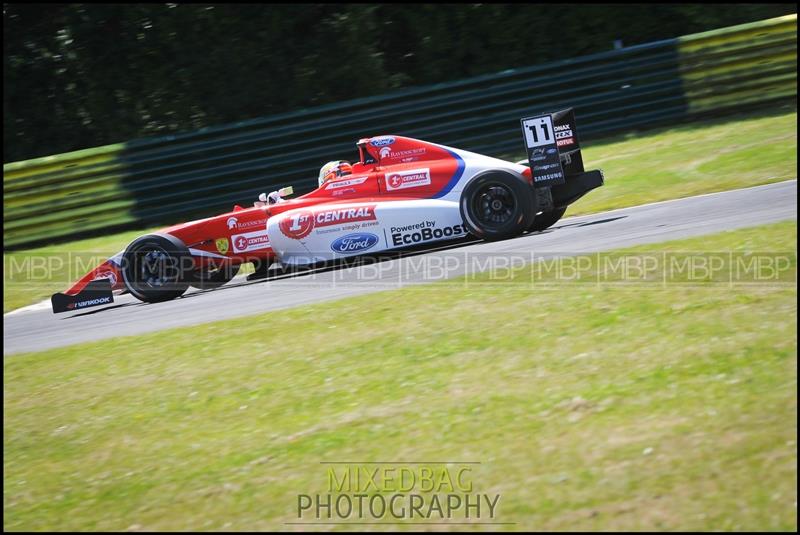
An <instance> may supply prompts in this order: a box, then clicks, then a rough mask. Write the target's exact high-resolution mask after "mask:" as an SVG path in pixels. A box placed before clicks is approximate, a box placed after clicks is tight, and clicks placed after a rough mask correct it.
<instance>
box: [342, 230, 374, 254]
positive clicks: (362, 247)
mask: <svg viewBox="0 0 800 535" xmlns="http://www.w3.org/2000/svg"><path fill="white" fill-rule="evenodd" d="M377 243H378V237H377V236H376V235H375V234H370V233H368V232H358V233H355V234H348V235H347V236H342V237H341V238H337V239H336V240H335V241H334V242H333V243H332V244H331V250H333V251H334V252H337V253H359V252H361V251H366V250H367V249H371V248H372V247H374V246H375V244H377Z"/></svg>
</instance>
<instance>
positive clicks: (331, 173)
mask: <svg viewBox="0 0 800 535" xmlns="http://www.w3.org/2000/svg"><path fill="white" fill-rule="evenodd" d="M352 173H353V166H352V165H350V162H346V161H344V160H334V161H332V162H328V163H326V164H325V165H323V166H322V169H320V170H319V185H320V187H322V185H323V184H324V183H325V182H327V181H328V180H331V179H333V178H337V177H340V176H345V175H349V174H352Z"/></svg>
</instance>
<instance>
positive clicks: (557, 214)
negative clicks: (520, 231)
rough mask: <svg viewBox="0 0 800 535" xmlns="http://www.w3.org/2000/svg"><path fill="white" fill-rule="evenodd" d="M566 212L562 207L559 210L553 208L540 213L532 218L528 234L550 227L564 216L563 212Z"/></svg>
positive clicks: (565, 208)
mask: <svg viewBox="0 0 800 535" xmlns="http://www.w3.org/2000/svg"><path fill="white" fill-rule="evenodd" d="M566 211H567V207H566V206H562V207H560V208H553V209H552V210H550V211H549V212H542V213H541V214H539V215H537V216H536V217H534V218H533V223H531V226H530V227H528V232H538V231H542V230H544V229H546V228H550V227H552V226H553V225H555V224H556V222H557V221H558V220H559V219H561V218H562V217H563V216H564V212H566Z"/></svg>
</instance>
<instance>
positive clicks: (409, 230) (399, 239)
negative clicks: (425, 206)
mask: <svg viewBox="0 0 800 535" xmlns="http://www.w3.org/2000/svg"><path fill="white" fill-rule="evenodd" d="M389 232H390V233H391V236H392V246H393V247H401V246H403V245H414V244H416V243H423V242H427V241H432V240H441V239H446V238H458V237H462V236H466V235H467V228H466V227H465V226H464V225H463V224H459V225H448V226H445V227H441V228H436V222H435V221H421V222H419V223H416V224H413V225H406V226H402V227H391V228H390V229H389Z"/></svg>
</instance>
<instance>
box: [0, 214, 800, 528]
mask: <svg viewBox="0 0 800 535" xmlns="http://www.w3.org/2000/svg"><path fill="white" fill-rule="evenodd" d="M796 240H797V224H796V222H794V221H792V222H786V223H780V224H775V225H768V226H762V227H756V228H751V229H744V230H737V231H731V232H726V233H721V234H718V235H714V236H707V237H702V238H695V239H689V240H681V241H675V242H668V243H665V244H659V245H657V246H654V245H650V246H646V247H638V248H633V249H629V250H626V252H627V253H629V254H632V255H634V256H635V255H644V253H645V252H649V251H658V252H660V253H664V252H671V253H672V254H674V255H675V257H676V258H678V259H680V258H682V257H684V256H686V255H687V253H686V251H702V252H707V251H735V252H738V253H741V254H742V255H750V254H751V253H753V252H756V251H778V252H787V251H790V252H793V256H792V261H791V265H790V266H789V267H788V269H785V270H784V272H783V279H782V281H783V282H774V283H761V284H741V285H733V286H731V285H729V284H725V283H716V282H704V283H703V282H701V283H693V284H685V283H680V282H676V283H675V284H666V285H662V284H658V283H647V282H642V283H629V284H614V283H608V284H596V283H592V282H590V280H591V277H590V276H589V277H587V279H586V281H585V282H580V281H572V282H569V281H556V280H554V279H550V278H548V275H545V276H543V277H542V278H541V279H537V282H536V283H535V284H533V285H531V284H529V283H527V282H526V281H528V280H529V277H530V275H531V272H532V270H533V269H534V267H532V266H528V267H525V268H523V269H520V270H518V271H515V272H514V275H513V277H510V278H507V279H504V280H505V283H503V284H498V283H496V281H493V280H491V278H490V276H489V275H486V274H484V275H481V276H475V277H472V278H470V280H469V284H464V280H460V281H459V280H454V281H445V282H442V283H435V284H430V285H426V286H422V287H410V288H405V289H401V290H398V291H390V292H384V293H379V294H373V295H369V296H364V297H357V298H351V299H346V300H342V301H338V302H334V303H328V304H321V305H315V306H306V307H301V308H296V309H292V310H287V311H282V312H275V313H269V314H263V315H258V316H252V317H248V318H243V319H237V320H229V321H223V322H218V323H214V324H209V325H203V326H196V327H191V328H181V329H175V330H169V331H163V332H159V333H154V334H150V335H146V336H137V337H128V338H118V339H112V340H107V341H103V342H97V343H91V344H81V345H76V346H71V347H67V348H63V349H57V350H52V351H47V352H42V353H31V354H22V355H15V356H13V357H10V358H7V359H5V361H4V422H3V431H4V432H3V440H4V442H3V451H4V459H3V463H4V528H5V529H7V530H18V529H31V530H68V529H75V530H103V529H107V530H125V529H130V530H137V529H147V530H160V529H163V530H216V529H226V530H243V529H253V530H265V529H277V530H284V529H290V528H292V527H293V526H289V525H287V524H286V523H287V522H295V521H298V518H297V514H296V508H297V500H298V498H297V496H298V494H310V495H311V494H316V493H324V492H326V467H325V466H324V465H321V464H320V462H322V461H399V460H406V461H479V462H480V463H481V464H480V465H476V466H475V468H474V472H473V474H472V478H471V480H472V481H473V485H474V492H481V493H490V494H495V493H499V494H501V497H502V498H501V501H500V502H499V506H498V509H497V516H496V518H495V519H494V521H499V522H510V523H513V524H511V525H506V526H502V528H504V529H517V530H523V529H532V530H600V529H602V530H611V529H613V530H643V529H645V530H656V529H658V530H751V529H752V530H795V529H796V527H797V506H796V503H797V502H796V500H797V444H796V440H797V334H796V332H797V331H796V328H797V286H796ZM615 254H616V255H618V254H619V252H617V253H609V255H605V254H603V255H595V256H593V257H592V258H593V260H592V262H593V263H592V265H590V266H588V267H587V268H586V273H587V274H588V275H591V274H592V273H593V271H594V270H597V269H599V268H600V266H601V263H602V261H603V259H604V258H606V257H607V256H613V255H615ZM721 280H725V277H722V278H721ZM303 520H304V521H308V520H309V518H308V516H305V517H304V518H303ZM484 520H487V519H484ZM342 527H345V528H349V529H353V528H355V529H358V528H359V526H357V525H356V526H339V527H336V526H327V527H321V528H320V529H339V528H342ZM392 527H393V528H394V529H404V526H392ZM412 527H414V528H416V529H424V528H426V527H427V528H428V529H438V528H441V526H438V528H437V527H436V526H412ZM460 527H461V528H462V529H463V528H467V527H468V526H460ZM372 528H375V526H372Z"/></svg>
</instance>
